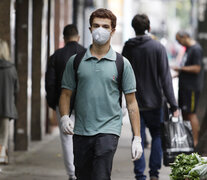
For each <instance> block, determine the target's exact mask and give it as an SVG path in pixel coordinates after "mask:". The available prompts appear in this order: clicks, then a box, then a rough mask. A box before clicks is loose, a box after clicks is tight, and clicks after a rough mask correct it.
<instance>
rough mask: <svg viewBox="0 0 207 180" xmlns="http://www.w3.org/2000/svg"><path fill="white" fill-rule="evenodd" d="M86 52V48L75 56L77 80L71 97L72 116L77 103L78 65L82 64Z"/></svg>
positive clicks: (74, 65) (74, 64)
mask: <svg viewBox="0 0 207 180" xmlns="http://www.w3.org/2000/svg"><path fill="white" fill-rule="evenodd" d="M85 53H86V50H85V51H82V52H81V53H78V54H77V55H76V56H75V58H74V61H73V69H74V73H75V82H76V88H75V90H74V91H73V93H72V97H71V100H70V116H71V114H72V111H73V109H74V105H75V96H76V89H77V86H78V73H77V71H78V67H79V65H80V62H81V61H82V59H83V56H84V55H85Z"/></svg>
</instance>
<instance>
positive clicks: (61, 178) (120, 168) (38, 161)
mask: <svg viewBox="0 0 207 180" xmlns="http://www.w3.org/2000/svg"><path fill="white" fill-rule="evenodd" d="M130 144H131V129H130V124H129V122H128V121H125V122H124V124H123V129H122V135H121V138H120V141H119V146H118V149H117V152H116V154H115V158H114V164H113V171H112V180H133V179H134V174H133V163H132V161H131V152H130V151H131V150H130ZM145 154H146V157H147V158H148V157H149V149H145ZM12 156H13V158H12V159H11V164H10V165H7V166H2V165H0V179H1V180H67V176H66V173H65V169H64V165H63V157H62V151H61V146H60V140H59V135H58V129H56V130H55V131H54V132H53V134H52V135H48V136H46V137H45V138H44V140H43V141H41V142H32V143H31V145H30V148H29V150H28V151H26V152H13V153H12ZM147 166H148V164H147ZM147 172H148V169H146V174H147ZM169 174H170V168H169V167H164V166H163V167H162V169H161V172H160V180H169V179H170V178H169ZM148 179H149V177H148Z"/></svg>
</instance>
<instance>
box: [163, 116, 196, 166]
mask: <svg viewBox="0 0 207 180" xmlns="http://www.w3.org/2000/svg"><path fill="white" fill-rule="evenodd" d="M161 134H162V148H163V164H164V165H165V166H169V165H170V163H173V162H174V160H175V157H176V156H177V155H178V154H181V153H185V154H190V153H192V152H194V144H193V135H192V127H191V124H190V121H183V118H182V115H181V113H180V115H179V117H178V118H175V117H173V116H172V115H169V119H168V120H165V121H164V122H163V123H162V133H161Z"/></svg>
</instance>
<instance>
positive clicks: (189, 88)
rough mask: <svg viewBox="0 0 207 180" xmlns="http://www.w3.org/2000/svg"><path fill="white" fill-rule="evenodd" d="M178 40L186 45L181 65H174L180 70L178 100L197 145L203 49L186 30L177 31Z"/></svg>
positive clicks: (175, 68)
mask: <svg viewBox="0 0 207 180" xmlns="http://www.w3.org/2000/svg"><path fill="white" fill-rule="evenodd" d="M176 40H177V41H178V42H179V44H181V45H182V46H185V47H186V51H185V54H184V56H183V58H182V61H181V63H180V66H179V67H178V66H176V67H172V69H173V70H175V71H177V72H178V77H179V85H178V86H179V91H178V102H179V107H180V108H181V110H182V114H183V119H184V120H188V121H190V123H191V126H192V132H193V139H194V146H196V145H197V143H198V135H199V129H200V127H199V121H198V117H197V115H196V109H197V105H198V101H199V96H200V92H201V90H202V87H203V73H204V71H203V61H202V60H203V51H202V48H201V46H200V45H199V44H198V43H197V42H196V41H195V40H194V39H192V38H191V37H190V34H189V33H188V32H186V31H179V32H177V34H176Z"/></svg>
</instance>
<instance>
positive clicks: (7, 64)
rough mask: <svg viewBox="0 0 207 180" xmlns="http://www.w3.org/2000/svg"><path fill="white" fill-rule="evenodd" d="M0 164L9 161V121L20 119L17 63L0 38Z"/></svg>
mask: <svg viewBox="0 0 207 180" xmlns="http://www.w3.org/2000/svg"><path fill="white" fill-rule="evenodd" d="M0 87H1V88H0V102H1V103H0V164H8V163H9V161H8V160H9V154H8V147H9V146H8V142H9V121H10V120H12V119H14V120H17V119H18V112H17V109H16V105H15V98H16V95H17V92H18V91H19V80H18V74H17V71H16V68H15V65H14V64H13V63H12V62H11V58H10V53H9V47H8V44H7V42H6V41H4V40H2V39H0Z"/></svg>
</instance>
